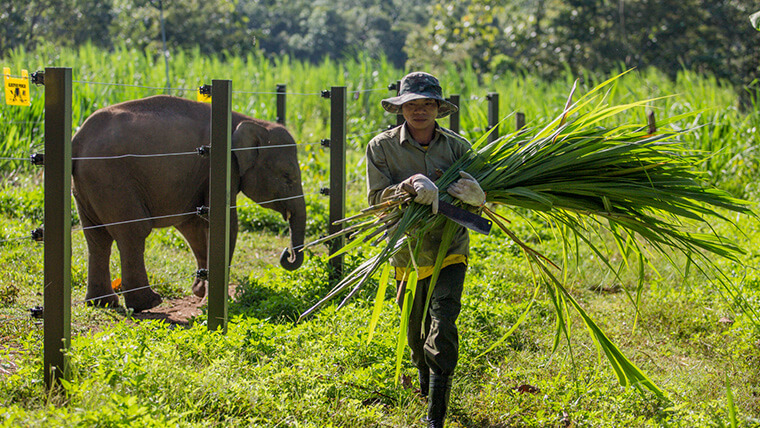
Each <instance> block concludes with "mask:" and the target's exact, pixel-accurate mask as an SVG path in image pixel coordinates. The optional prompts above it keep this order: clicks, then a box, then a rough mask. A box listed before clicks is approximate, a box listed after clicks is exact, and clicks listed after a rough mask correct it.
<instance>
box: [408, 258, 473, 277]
mask: <svg viewBox="0 0 760 428" xmlns="http://www.w3.org/2000/svg"><path fill="white" fill-rule="evenodd" d="M457 263H464V264H467V256H465V255H464V254H449V255H448V256H446V258H445V259H443V265H441V269H443V268H445V267H446V266H449V265H455V264H457ZM433 268H434V266H420V267H419V268H418V269H419V271H418V272H419V273H418V275H417V280H420V279H423V278H427V277H429V276H431V275H433ZM413 270H414V268H403V267H397V268H396V280H398V281H402V280H406V278H407V274H409V273H411V272H412V271H413Z"/></svg>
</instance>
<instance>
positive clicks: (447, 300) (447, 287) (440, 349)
mask: <svg viewBox="0 0 760 428" xmlns="http://www.w3.org/2000/svg"><path fill="white" fill-rule="evenodd" d="M466 271H467V265H465V264H464V263H457V264H453V265H449V266H446V267H445V268H443V269H441V273H440V275H439V276H438V281H437V283H436V285H435V288H434V289H433V295H432V296H431V298H430V306H429V307H428V311H427V314H423V313H422V312H423V310H424V309H425V299H426V298H427V294H428V288H429V287H430V277H427V278H425V279H422V280H420V281H418V282H417V291H416V292H415V295H414V304H413V306H412V312H411V315H410V316H409V327H408V328H407V331H406V339H407V343H408V344H409V347H410V348H411V350H412V363H414V365H415V366H416V367H417V368H418V369H421V370H424V369H426V368H429V369H430V371H431V372H433V373H435V374H437V375H443V376H450V375H451V374H452V373H453V372H454V369H455V368H456V365H457V360H458V359H459V333H458V331H457V326H456V321H457V317H458V316H459V311H460V310H461V309H462V289H463V287H464V275H465V272H466ZM397 285H398V286H402V284H400V283H398V284H397ZM405 285H406V284H403V286H405ZM400 295H401V296H403V295H404V292H403V290H402V291H401V293H400ZM403 303H404V302H403V301H399V302H398V304H399V306H403ZM423 317H424V320H425V324H424V327H423V323H422V320H423Z"/></svg>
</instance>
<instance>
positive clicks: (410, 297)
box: [395, 270, 417, 385]
mask: <svg viewBox="0 0 760 428" xmlns="http://www.w3.org/2000/svg"><path fill="white" fill-rule="evenodd" d="M416 292H417V271H416V270H414V271H412V273H411V274H410V275H409V280H408V281H407V283H406V291H405V292H404V304H403V305H402V307H401V322H400V323H399V327H398V336H397V340H396V376H395V379H396V385H398V381H399V377H400V376H401V362H402V361H403V356H404V348H405V347H406V330H407V327H408V326H409V316H410V315H411V313H412V306H413V305H414V296H415V294H416Z"/></svg>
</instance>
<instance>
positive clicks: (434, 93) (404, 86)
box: [381, 71, 459, 119]
mask: <svg viewBox="0 0 760 428" xmlns="http://www.w3.org/2000/svg"><path fill="white" fill-rule="evenodd" d="M400 86H401V87H400V88H399V91H398V95H397V96H395V97H393V98H386V99H384V100H383V101H382V102H381V103H382V105H383V108H384V109H385V111H387V112H388V113H393V114H401V106H402V105H403V104H404V103H406V102H409V101H412V100H418V99H421V98H432V99H434V100H438V102H439V107H438V116H437V118H439V119H440V118H442V117H446V116H448V115H450V114H451V113H456V112H457V110H459V109H458V108H457V106H456V105H454V104H452V103H450V102H448V101H446V100H445V99H444V98H443V95H442V92H443V91H442V90H441V85H440V84H439V83H438V79H436V78H435V76H433V75H432V74H429V73H425V72H423V71H415V72H412V73H409V74H407V75H406V76H404V78H403V79H401V85H400Z"/></svg>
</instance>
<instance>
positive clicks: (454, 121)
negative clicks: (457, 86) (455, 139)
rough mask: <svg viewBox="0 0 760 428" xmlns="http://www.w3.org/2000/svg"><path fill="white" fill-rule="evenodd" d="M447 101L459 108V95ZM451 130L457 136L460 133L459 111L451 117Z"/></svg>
mask: <svg viewBox="0 0 760 428" xmlns="http://www.w3.org/2000/svg"><path fill="white" fill-rule="evenodd" d="M447 100H448V101H449V102H450V103H451V104H454V105H455V106H457V107H459V95H451V96H449V98H448V99H447ZM449 129H451V130H452V131H454V132H456V133H457V134H458V133H459V110H457V111H456V113H451V116H449Z"/></svg>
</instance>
